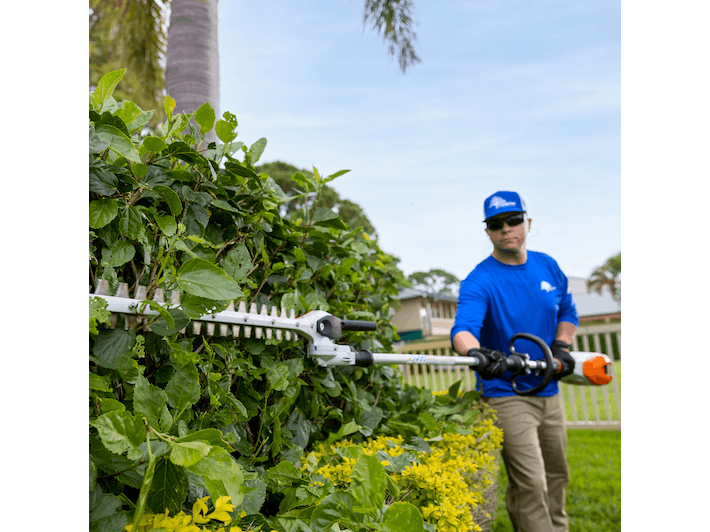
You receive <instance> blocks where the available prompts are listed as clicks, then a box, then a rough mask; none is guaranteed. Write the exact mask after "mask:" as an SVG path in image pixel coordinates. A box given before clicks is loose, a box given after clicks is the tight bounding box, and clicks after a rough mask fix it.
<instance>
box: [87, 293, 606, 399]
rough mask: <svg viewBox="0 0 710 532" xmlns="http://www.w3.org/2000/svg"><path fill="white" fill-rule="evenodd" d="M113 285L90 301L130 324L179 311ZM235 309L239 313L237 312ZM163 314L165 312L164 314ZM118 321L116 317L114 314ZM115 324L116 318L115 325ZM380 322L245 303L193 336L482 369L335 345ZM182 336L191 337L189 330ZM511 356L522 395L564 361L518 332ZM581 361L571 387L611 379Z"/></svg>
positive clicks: (359, 362) (352, 362)
mask: <svg viewBox="0 0 710 532" xmlns="http://www.w3.org/2000/svg"><path fill="white" fill-rule="evenodd" d="M107 288H108V285H107V283H106V282H105V281H100V282H99V284H98V286H97V291H96V292H97V293H95V294H90V295H89V297H101V298H103V299H104V300H105V301H106V302H107V308H106V310H108V311H110V312H112V313H118V314H124V315H126V316H127V322H126V326H127V327H128V326H130V325H131V322H132V321H133V322H134V323H135V322H142V323H143V324H144V326H145V327H146V329H147V330H150V324H149V323H148V322H147V321H146V319H147V317H149V316H155V317H157V316H160V315H161V314H162V313H164V312H165V310H171V309H175V308H179V303H180V300H179V294H178V293H177V292H173V293H172V296H171V301H170V303H169V304H166V303H165V300H164V293H163V292H162V291H161V290H158V289H156V291H155V295H154V297H153V300H152V301H147V300H145V299H141V298H140V297H141V296H143V297H145V296H146V295H147V294H146V292H145V287H139V289H138V290H137V291H136V296H137V297H136V298H129V297H128V287H127V285H125V283H121V284H120V285H119V290H118V293H117V295H116V296H109V295H104V294H102V293H101V292H103V293H105V292H106V291H107ZM235 307H236V308H237V310H234V309H235ZM161 311H162V312H161ZM112 318H114V317H113V316H112ZM203 324H205V325H206V331H205V332H204V333H203V332H202V325H203ZM112 326H115V319H114V320H113V321H112ZM375 330H377V324H376V323H375V322H372V321H360V320H343V319H340V318H337V317H335V316H333V315H332V314H329V313H328V312H325V311H323V310H313V311H310V312H308V313H306V314H304V315H302V316H298V317H296V315H295V311H294V310H293V309H285V308H281V309H280V311H279V310H278V309H277V308H276V306H272V307H271V308H270V309H269V308H267V306H266V305H262V306H261V308H260V309H258V307H257V305H256V304H255V303H252V304H251V305H250V306H249V312H247V308H246V303H245V302H243V301H242V302H239V303H238V304H236V305H235V303H234V301H232V302H230V304H229V307H227V309H226V310H223V311H221V312H214V313H208V314H205V315H203V316H200V317H199V318H198V319H197V320H194V321H193V322H192V331H191V333H192V334H196V335H198V334H206V335H207V336H223V337H228V336H232V337H234V338H239V337H240V334H243V337H244V338H251V336H252V332H253V333H254V336H255V338H257V339H261V338H263V337H266V338H267V339H271V338H272V337H273V335H274V333H275V334H276V339H277V340H282V339H285V340H287V341H288V340H291V339H292V338H293V339H295V338H296V336H297V335H298V336H303V337H305V338H306V339H307V340H308V349H307V352H308V355H309V356H311V357H312V358H313V359H314V360H315V361H316V362H317V364H318V365H319V366H321V367H328V366H371V365H373V364H378V365H384V364H419V365H437V366H455V365H456V366H470V367H472V368H473V369H477V368H479V367H481V366H482V364H484V363H485V362H484V361H483V360H482V359H480V358H477V357H475V356H441V355H427V354H401V353H372V352H371V351H369V350H367V349H365V350H359V351H358V350H356V349H353V348H352V347H351V346H349V345H339V344H336V343H335V340H338V339H339V338H340V337H341V336H342V333H343V331H375ZM180 332H182V333H187V332H188V331H187V327H185V328H183V329H182V330H181V331H180ZM518 338H524V339H527V340H530V341H532V342H534V343H535V344H537V345H538V346H539V347H540V349H541V350H542V351H543V353H544V354H545V358H544V360H531V359H530V356H529V355H527V354H526V353H518V352H516V351H515V348H514V347H513V342H514V341H515V340H516V339H518ZM510 351H511V355H510V356H509V357H508V359H507V363H508V369H509V370H510V371H511V372H512V374H513V375H514V376H513V379H512V382H513V390H514V391H515V392H516V393H517V394H519V395H531V394H534V393H537V392H538V391H540V390H541V389H542V388H544V387H545V386H546V385H547V384H548V383H549V382H550V380H551V379H552V378H553V376H554V374H555V373H557V372H558V371H559V370H560V367H559V361H557V360H556V359H553V357H552V353H551V351H550V348H549V347H548V345H547V344H546V343H545V342H544V341H543V340H542V339H540V338H538V337H537V336H534V335H531V334H526V333H517V334H516V335H514V336H513V339H512V340H511V345H510ZM571 355H572V356H573V358H575V360H576V361H578V362H575V370H574V373H573V374H572V375H568V376H567V377H564V378H563V379H562V380H563V381H565V382H568V383H570V384H585V385H589V384H592V385H603V384H607V383H608V382H609V381H611V375H609V374H608V372H607V369H608V366H609V365H611V360H610V359H609V357H608V356H606V355H604V354H602V353H585V352H578V351H573V352H571ZM531 373H532V374H535V375H541V374H542V375H543V379H542V382H541V383H539V384H538V385H537V386H535V387H534V388H531V389H518V388H517V386H516V382H515V381H516V378H517V377H520V376H524V375H528V374H531Z"/></svg>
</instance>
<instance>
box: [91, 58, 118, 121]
mask: <svg viewBox="0 0 710 532" xmlns="http://www.w3.org/2000/svg"><path fill="white" fill-rule="evenodd" d="M125 72H126V69H125V68H122V69H120V70H114V71H112V72H108V73H106V74H104V75H103V76H101V79H100V80H99V83H98V84H97V85H96V89H95V90H94V92H93V93H92V95H91V101H92V103H93V104H94V109H95V110H96V112H99V113H100V112H101V108H102V107H103V105H104V102H106V100H108V99H109V98H110V97H111V95H112V94H113V91H114V90H116V86H117V85H118V84H119V82H120V81H121V79H122V78H123V74H124V73H125Z"/></svg>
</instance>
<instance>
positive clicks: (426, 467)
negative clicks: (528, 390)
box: [301, 415, 503, 532]
mask: <svg viewBox="0 0 710 532" xmlns="http://www.w3.org/2000/svg"><path fill="white" fill-rule="evenodd" d="M484 417H485V419H482V420H479V421H478V422H477V423H476V424H475V425H473V426H472V427H470V429H469V430H467V431H465V432H467V434H448V433H447V434H443V435H442V436H441V438H437V439H436V440H432V441H430V442H429V443H430V452H424V451H417V450H414V449H413V448H412V447H411V446H406V448H405V445H404V438H402V437H401V436H397V437H386V436H381V437H378V438H374V439H371V440H368V441H366V442H363V443H360V444H355V443H352V442H351V441H349V440H342V441H339V442H337V443H335V444H333V445H329V446H326V445H323V444H321V445H320V446H318V447H317V448H316V449H315V450H314V451H313V452H311V453H310V454H309V455H308V456H307V457H305V459H304V460H302V464H303V465H302V466H301V469H302V470H303V471H308V472H310V473H311V478H312V479H314V477H317V478H320V477H322V478H323V479H324V480H326V479H327V480H329V481H330V482H332V484H333V486H334V487H335V488H339V489H343V488H346V487H347V486H348V485H349V484H350V476H351V474H352V470H353V467H354V465H355V464H356V462H357V459H356V457H357V455H358V453H359V452H362V453H364V454H368V455H377V456H379V457H380V458H383V457H384V458H387V457H389V458H395V457H398V456H400V455H402V454H404V453H409V456H410V457H411V458H410V460H409V464H408V465H406V466H405V467H401V466H400V468H396V469H393V468H388V467H387V466H390V465H391V464H390V461H389V460H387V459H381V463H382V465H383V466H385V471H387V473H388V474H389V475H390V476H391V477H392V479H393V480H394V481H395V482H396V483H397V484H398V485H399V488H400V494H401V500H404V501H407V502H410V503H412V504H414V505H415V506H417V507H418V508H419V509H420V511H421V513H422V516H423V517H424V519H425V521H427V522H429V523H433V524H436V529H437V532H459V531H462V530H468V531H480V530H481V527H480V526H478V525H477V524H476V523H475V522H474V517H473V515H472V511H473V510H474V509H476V508H477V507H478V506H479V505H480V504H481V503H483V502H484V497H483V491H484V490H485V489H486V488H488V487H489V486H491V484H492V483H493V482H494V481H495V478H496V477H497V471H498V466H497V462H496V456H495V452H496V451H498V450H499V449H500V448H501V446H502V442H503V433H502V431H501V430H500V429H499V428H497V427H495V425H494V416H493V415H490V416H484ZM312 483H313V484H314V485H317V484H320V481H319V480H313V481H312ZM486 517H490V516H488V515H486Z"/></svg>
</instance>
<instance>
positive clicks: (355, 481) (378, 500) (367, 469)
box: [350, 454, 387, 510]
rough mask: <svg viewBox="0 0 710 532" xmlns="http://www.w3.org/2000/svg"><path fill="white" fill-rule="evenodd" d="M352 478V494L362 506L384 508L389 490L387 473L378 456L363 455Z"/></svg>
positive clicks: (354, 468)
mask: <svg viewBox="0 0 710 532" xmlns="http://www.w3.org/2000/svg"><path fill="white" fill-rule="evenodd" d="M350 478H351V479H352V484H351V487H350V493H352V494H353V496H354V497H355V499H357V501H358V502H359V503H360V505H361V506H365V507H368V508H373V509H375V510H377V509H379V508H382V504H383V503H384V502H385V492H386V489H387V473H385V468H384V467H383V466H382V464H381V463H380V460H379V459H378V458H377V457H376V456H371V455H366V454H363V455H361V456H360V458H359V459H358V461H357V463H356V464H355V467H353V472H352V475H351V477H350Z"/></svg>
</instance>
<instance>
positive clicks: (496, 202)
mask: <svg viewBox="0 0 710 532" xmlns="http://www.w3.org/2000/svg"><path fill="white" fill-rule="evenodd" d="M514 205H515V202H514V201H505V200H504V199H503V198H501V197H500V196H493V197H492V198H491V201H490V203H489V204H488V206H489V207H495V208H496V209H500V208H501V207H509V206H514Z"/></svg>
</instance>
